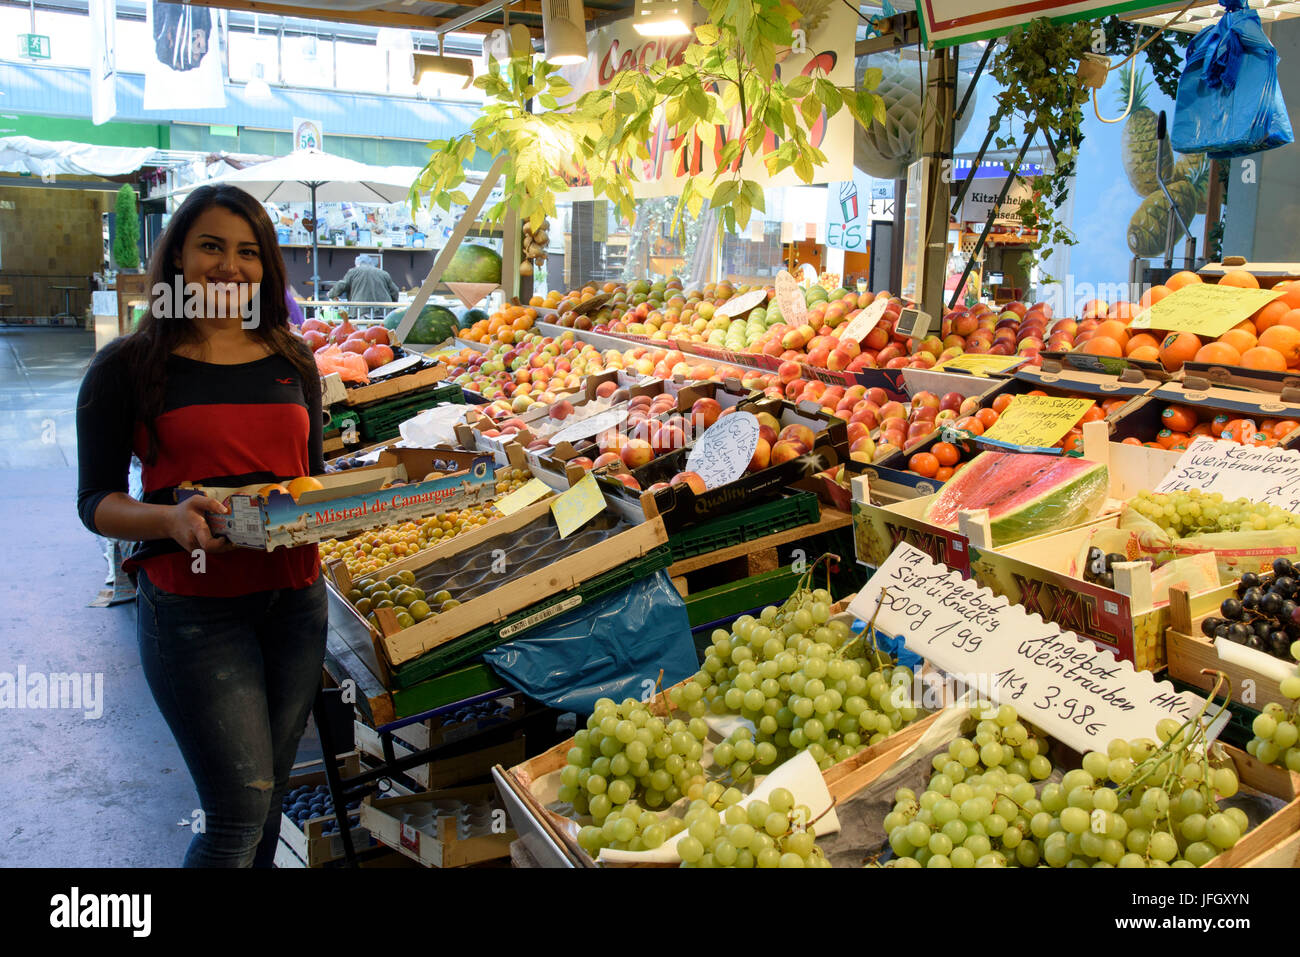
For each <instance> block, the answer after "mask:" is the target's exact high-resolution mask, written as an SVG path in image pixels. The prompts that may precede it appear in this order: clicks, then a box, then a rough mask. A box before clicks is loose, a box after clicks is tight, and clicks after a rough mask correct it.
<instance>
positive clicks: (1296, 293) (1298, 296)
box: [1265, 283, 1300, 309]
mask: <svg viewBox="0 0 1300 957" xmlns="http://www.w3.org/2000/svg"><path fill="white" fill-rule="evenodd" d="M1274 288H1276V289H1281V288H1282V284H1281V283H1278V284H1277V286H1275V287H1274ZM1274 302H1284V303H1286V304H1287V305H1288V306H1290V307H1291V308H1292V309H1300V283H1297V284H1294V285H1289V286H1287V287H1286V292H1284V293H1282V295H1281V296H1279V297H1278V298H1277V299H1275V300H1274ZM1269 305H1272V303H1270V304H1269ZM1265 308H1267V307H1265Z"/></svg>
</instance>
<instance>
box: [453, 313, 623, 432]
mask: <svg viewBox="0 0 1300 957" xmlns="http://www.w3.org/2000/svg"><path fill="white" fill-rule="evenodd" d="M459 360H460V361H454V364H453V365H452V366H451V369H450V370H449V372H450V375H451V381H452V382H454V383H455V384H456V385H459V386H461V387H463V388H465V389H468V390H470V391H472V392H477V393H478V394H480V395H482V396H483V397H484V398H486V399H496V398H502V399H509V400H510V406H511V411H512V412H513V413H515V414H518V413H522V412H527V411H528V410H530V409H532V408H534V407H536V406H539V405H550V404H551V403H553V402H554V401H555V400H556V398H558V395H559V394H561V393H568V392H576V391H577V390H578V389H580V388H581V387H582V379H583V376H586V375H589V374H591V373H595V372H603V371H605V369H607V368H621V366H622V354H621V353H619V352H616V351H610V352H607V353H605V354H604V355H602V354H601V353H600V352H599V351H598V350H597V349H596V347H595V346H592V345H590V344H587V343H577V342H573V341H565V340H560V341H557V340H553V339H550V338H549V337H544V336H539V335H537V334H535V333H525V334H524V336H523V339H522V341H520V342H518V343H514V342H512V343H505V342H497V343H494V344H493V345H491V346H490V347H489V348H488V350H487V351H486V352H476V351H474V350H466V351H465V352H463V353H461V355H460V356H459Z"/></svg>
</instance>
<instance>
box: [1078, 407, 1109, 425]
mask: <svg viewBox="0 0 1300 957" xmlns="http://www.w3.org/2000/svg"><path fill="white" fill-rule="evenodd" d="M1104 418H1106V413H1105V412H1103V411H1102V410H1101V409H1099V408H1098V407H1097V406H1096V405H1093V407H1092V408H1091V409H1089V410H1088V411H1087V412H1085V413H1083V418H1081V419H1079V422H1078V424H1080V425H1082V424H1083V423H1084V422H1100V421H1101V420H1102V419H1104Z"/></svg>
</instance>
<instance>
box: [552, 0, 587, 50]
mask: <svg viewBox="0 0 1300 957" xmlns="http://www.w3.org/2000/svg"><path fill="white" fill-rule="evenodd" d="M542 36H543V37H544V39H545V44H546V53H545V55H546V59H547V61H548V62H550V63H554V64H555V65H556V66H569V65H571V64H574V63H584V62H586V59H587V30H586V23H585V21H584V20H583V16H582V2H581V0H542Z"/></svg>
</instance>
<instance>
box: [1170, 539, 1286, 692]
mask: <svg viewBox="0 0 1300 957" xmlns="http://www.w3.org/2000/svg"><path fill="white" fill-rule="evenodd" d="M1170 597H1171V605H1170V622H1169V630H1168V632H1167V633H1166V641H1167V643H1168V648H1169V675H1170V677H1172V678H1177V679H1178V680H1179V681H1184V682H1186V683H1187V684H1190V685H1193V686H1195V687H1197V688H1203V689H1205V690H1209V687H1210V685H1211V684H1212V683H1213V675H1205V674H1202V673H1201V672H1202V669H1210V670H1213V671H1222V672H1223V673H1224V674H1226V675H1227V676H1228V679H1229V681H1231V682H1232V698H1233V700H1234V701H1236V702H1237V703H1238V704H1243V705H1246V706H1247V707H1249V708H1253V709H1254V710H1256V711H1259V710H1262V709H1263V708H1264V706H1265V705H1267V704H1268V703H1270V702H1277V703H1278V704H1282V705H1286V706H1289V705H1290V704H1291V703H1292V702H1291V701H1290V700H1289V699H1287V698H1286V697H1285V696H1284V695H1283V693H1282V689H1281V684H1282V682H1283V681H1285V680H1286V679H1287V678H1288V677H1289V676H1292V675H1295V674H1296V661H1297V656H1298V655H1300V568H1298V567H1296V566H1295V565H1293V564H1292V563H1291V561H1290V560H1289V559H1286V558H1279V559H1277V560H1276V561H1274V562H1273V569H1272V571H1271V572H1267V573H1264V574H1255V573H1253V572H1246V573H1245V574H1244V575H1242V576H1241V580H1240V581H1237V582H1233V583H1232V584H1230V585H1225V586H1223V587H1222V588H1219V589H1216V590H1214V591H1211V592H1206V593H1204V594H1201V595H1189V594H1187V593H1186V592H1185V591H1180V590H1175V591H1174V592H1172V593H1171V596H1170Z"/></svg>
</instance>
